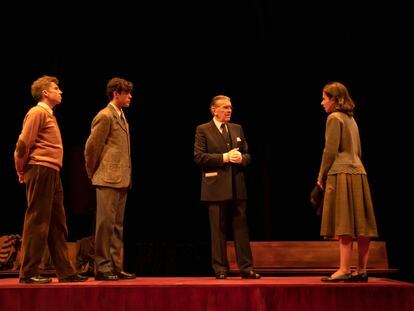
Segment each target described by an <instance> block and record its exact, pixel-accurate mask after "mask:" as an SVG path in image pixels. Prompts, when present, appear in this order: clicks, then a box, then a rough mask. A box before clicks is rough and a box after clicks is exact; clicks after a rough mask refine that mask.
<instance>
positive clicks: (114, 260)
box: [95, 187, 128, 273]
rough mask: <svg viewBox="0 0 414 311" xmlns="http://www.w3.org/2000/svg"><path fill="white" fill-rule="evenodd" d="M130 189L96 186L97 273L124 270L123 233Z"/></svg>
mask: <svg viewBox="0 0 414 311" xmlns="http://www.w3.org/2000/svg"><path fill="white" fill-rule="evenodd" d="M127 194H128V189H126V188H122V189H117V188H109V187H97V188H96V203H97V207H96V230H95V273H104V272H120V271H123V263H122V256H121V250H122V244H123V243H122V234H123V228H124V211H125V204H126V200H127Z"/></svg>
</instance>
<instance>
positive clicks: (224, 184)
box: [194, 120, 251, 202]
mask: <svg viewBox="0 0 414 311" xmlns="http://www.w3.org/2000/svg"><path fill="white" fill-rule="evenodd" d="M227 127H228V131H229V135H230V138H231V143H232V148H236V147H238V148H239V151H240V152H241V154H242V157H243V160H242V163H241V164H233V163H230V162H229V163H223V153H225V152H227V151H228V150H227V148H226V142H225V140H224V138H223V136H222V134H221V133H220V131H219V130H218V128H217V127H216V125H215V124H214V122H213V120H211V121H210V122H208V123H204V124H201V125H199V126H197V129H196V134H195V142H194V161H195V163H196V164H198V165H199V167H200V168H201V172H202V177H201V179H202V181H201V200H202V201H210V202H211V201H227V200H232V199H238V200H245V199H247V193H246V184H245V180H244V172H243V167H245V166H247V165H248V164H249V163H250V160H251V159H250V154H249V153H248V146H247V142H246V139H245V137H244V133H243V129H242V127H241V125H239V124H235V123H227ZM233 187H234V189H233ZM233 194H234V196H233Z"/></svg>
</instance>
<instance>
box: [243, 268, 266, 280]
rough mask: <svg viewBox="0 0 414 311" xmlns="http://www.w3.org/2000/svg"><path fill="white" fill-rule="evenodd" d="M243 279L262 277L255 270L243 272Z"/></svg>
mask: <svg viewBox="0 0 414 311" xmlns="http://www.w3.org/2000/svg"><path fill="white" fill-rule="evenodd" d="M241 277H242V279H260V278H261V277H262V276H261V275H260V274H259V273H256V272H254V271H253V270H249V271H242V272H241Z"/></svg>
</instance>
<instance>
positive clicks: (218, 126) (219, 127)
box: [213, 118, 224, 132]
mask: <svg viewBox="0 0 414 311" xmlns="http://www.w3.org/2000/svg"><path fill="white" fill-rule="evenodd" d="M213 122H214V124H215V125H216V126H217V128H218V129H219V131H220V132H221V125H222V124H223V123H224V122H220V121H218V120H217V119H216V118H213Z"/></svg>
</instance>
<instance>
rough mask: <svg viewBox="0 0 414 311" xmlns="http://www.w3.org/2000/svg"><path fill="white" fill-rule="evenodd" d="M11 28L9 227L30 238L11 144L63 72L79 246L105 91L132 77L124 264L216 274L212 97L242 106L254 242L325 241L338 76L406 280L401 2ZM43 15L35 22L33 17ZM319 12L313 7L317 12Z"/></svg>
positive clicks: (129, 13)
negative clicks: (204, 152) (331, 110)
mask: <svg viewBox="0 0 414 311" xmlns="http://www.w3.org/2000/svg"><path fill="white" fill-rule="evenodd" d="M37 9H38V8H36V10H35V11H30V10H29V9H28V10H26V11H25V12H26V13H25V12H19V14H17V13H16V11H13V10H10V12H9V13H10V16H11V17H12V18H10V19H7V20H4V21H2V24H1V26H2V27H1V29H2V30H1V32H2V55H3V56H2V58H1V68H2V89H3V117H2V122H1V133H2V134H3V137H2V139H1V141H2V143H1V148H2V149H1V154H0V165H1V167H0V172H1V179H2V185H3V186H2V187H1V197H2V202H3V203H2V204H1V207H2V209H1V219H0V234H6V233H21V230H22V224H23V218H24V212H25V206H26V203H25V192H24V187H23V186H21V185H19V184H18V182H17V177H16V174H15V171H14V164H13V151H14V147H15V143H16V141H17V137H18V135H19V133H20V130H21V126H22V121H23V118H24V115H25V113H26V112H27V110H28V109H29V108H30V107H31V106H32V105H33V104H34V102H33V99H32V98H31V96H30V85H31V83H32V82H33V81H34V80H35V79H36V78H38V77H39V76H41V75H43V74H48V75H55V76H57V77H58V78H59V80H60V87H61V88H62V90H63V101H62V104H61V105H60V106H59V107H57V108H56V116H57V118H58V121H59V124H60V128H61V132H62V138H63V143H64V166H63V169H62V174H61V176H62V180H63V182H64V187H65V208H66V211H67V220H68V229H69V240H70V241H76V240H78V239H80V238H82V237H85V236H88V235H91V234H93V221H94V214H93V213H94V209H95V206H94V205H95V198H94V195H95V194H94V189H93V188H92V187H91V186H90V184H89V182H88V180H87V178H86V173H85V171H84V163H83V146H84V143H85V142H86V139H87V137H88V135H89V129H90V123H91V120H92V118H93V116H94V115H95V114H96V113H97V112H98V111H99V110H100V109H101V108H102V107H104V106H105V105H106V104H107V99H106V96H105V86H106V82H107V81H108V80H109V79H110V78H112V77H114V76H120V77H124V78H126V79H128V80H131V81H132V82H133V83H134V86H135V88H134V91H133V99H132V103H131V107H130V108H129V109H127V110H126V111H125V113H126V117H127V119H128V122H129V124H130V128H131V143H132V153H133V154H132V158H133V188H132V190H131V191H130V194H129V197H128V202H127V209H126V215H125V218H126V220H125V242H126V243H125V250H126V264H127V267H128V268H129V270H135V271H136V272H139V273H140V274H141V275H145V274H146V273H147V274H153V275H156V274H157V273H158V274H160V275H171V274H172V275H189V274H205V273H211V271H210V267H209V263H208V261H209V225H208V215H207V212H206V210H205V209H204V207H203V206H201V204H200V202H199V191H200V190H199V186H200V176H199V172H198V170H197V168H196V167H195V165H194V163H193V142H194V131H195V127H196V125H197V124H200V123H204V122H207V121H209V120H210V118H211V115H210V112H209V101H210V99H211V98H212V97H213V96H215V95H217V94H225V95H228V96H230V97H231V98H232V103H233V106H234V111H233V118H232V120H233V121H234V122H236V123H240V124H242V125H243V128H244V130H245V134H246V137H247V140H248V142H249V148H250V153H251V155H252V158H253V162H252V165H251V166H250V167H249V169H248V171H247V178H248V192H249V202H248V217H249V226H250V234H251V240H256V241H312V240H320V237H319V225H320V223H319V218H318V216H317V215H316V214H315V213H314V211H313V210H312V208H311V207H310V204H309V193H310V191H311V190H312V188H313V186H314V183H315V181H316V177H317V173H318V169H319V164H320V158H321V153H322V149H323V143H324V140H323V139H324V136H323V135H324V126H325V118H326V115H325V112H324V111H323V109H322V107H321V106H320V102H321V89H322V87H323V85H324V84H325V83H326V82H329V81H334V80H335V81H341V82H343V83H344V84H345V85H347V87H348V88H349V91H350V93H351V96H352V97H353V99H354V100H355V102H356V104H357V108H356V120H357V122H358V124H359V127H360V134H361V141H362V148H363V149H362V153H363V162H364V164H365V167H366V169H367V172H368V176H369V181H370V184H371V188H372V193H373V200H374V204H375V209H376V215H377V222H378V228H379V233H380V238H379V239H380V240H385V241H386V242H387V246H388V256H389V262H390V265H391V267H394V268H398V269H399V270H400V273H399V274H398V277H400V278H402V279H406V280H412V279H413V275H414V271H413V268H412V265H411V263H410V262H411V258H409V257H408V256H407V252H408V251H409V248H410V246H411V239H410V237H411V232H410V231H409V230H408V229H409V228H410V226H411V223H412V219H411V217H410V215H411V211H410V210H411V209H412V202H411V200H410V198H411V193H412V190H411V186H412V182H411V179H412V157H411V155H410V152H409V151H408V150H410V149H411V146H410V145H411V143H410V141H412V139H411V136H410V134H411V132H412V130H411V127H412V122H411V115H410V112H409V111H410V110H411V106H412V104H413V100H412V89H413V87H412V81H413V79H412V78H411V74H412V64H413V62H412V55H413V51H412V49H411V48H410V47H409V46H410V45H411V43H410V40H411V39H410V38H412V34H410V31H409V29H410V28H412V27H411V26H412V25H409V22H408V19H407V18H406V16H405V15H406V13H405V12H407V11H408V10H406V8H403V7H397V6H396V5H395V6H394V7H390V6H387V7H385V6H384V7H380V6H378V5H376V6H375V7H374V6H372V7H365V8H362V7H360V6H356V5H354V6H351V5H350V4H337V5H335V6H334V5H332V4H330V5H329V6H325V7H322V9H320V8H316V9H315V8H312V7H311V5H310V4H309V5H305V6H304V5H303V4H293V5H292V6H291V7H290V8H288V7H282V6H279V5H276V4H274V3H273V2H271V1H253V0H249V1H248V0H244V1H235V2H225V3H224V2H215V1H205V2H197V4H195V3H193V4H183V3H178V4H177V3H170V4H164V3H161V2H157V1H154V2H152V4H148V3H146V4H145V6H144V5H143V4H139V3H138V4H134V6H132V4H130V3H126V2H119V3H116V6H114V7H104V8H97V7H85V6H80V5H79V6H75V5H72V6H70V7H68V6H67V7H65V6H63V7H62V6H61V7H60V8H59V9H58V8H55V7H50V6H47V7H46V8H45V10H44V11H42V12H40V10H39V12H37ZM35 12H36V13H38V14H35ZM311 12H318V13H311Z"/></svg>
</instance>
